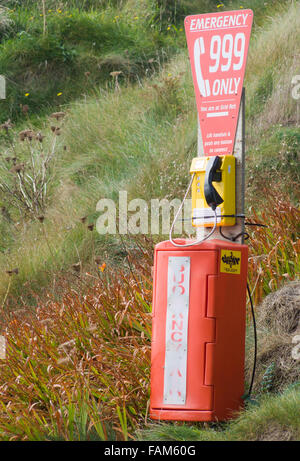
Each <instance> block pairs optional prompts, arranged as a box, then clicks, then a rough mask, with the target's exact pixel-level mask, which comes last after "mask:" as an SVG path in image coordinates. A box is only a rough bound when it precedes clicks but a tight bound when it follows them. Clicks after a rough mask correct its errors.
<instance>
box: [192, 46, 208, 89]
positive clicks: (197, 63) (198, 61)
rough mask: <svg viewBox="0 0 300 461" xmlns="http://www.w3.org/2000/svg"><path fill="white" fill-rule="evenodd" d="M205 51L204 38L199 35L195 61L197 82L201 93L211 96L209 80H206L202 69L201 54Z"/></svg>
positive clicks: (195, 49)
mask: <svg viewBox="0 0 300 461" xmlns="http://www.w3.org/2000/svg"><path fill="white" fill-rule="evenodd" d="M204 53H205V47H204V39H203V37H198V38H197V39H196V40H195V43H194V63H195V71H196V77H197V84H198V88H199V91H200V94H201V95H202V96H204V97H207V96H210V87H209V80H204V78H203V76H202V71H201V59H200V56H201V54H204Z"/></svg>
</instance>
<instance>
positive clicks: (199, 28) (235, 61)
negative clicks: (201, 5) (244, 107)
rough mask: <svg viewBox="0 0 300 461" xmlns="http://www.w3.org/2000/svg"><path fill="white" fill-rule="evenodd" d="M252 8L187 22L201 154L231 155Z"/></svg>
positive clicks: (212, 14) (200, 16)
mask: <svg viewBox="0 0 300 461" xmlns="http://www.w3.org/2000/svg"><path fill="white" fill-rule="evenodd" d="M252 22H253V12H252V10H237V11H225V12H222V13H209V14H200V15H194V16H187V17H186V18H185V32H186V38H187V45H188V50H189V56H190V62H191V67H192V76H193V82H194V88H195V94H196V103H197V109H198V116H199V123H200V129H201V134H202V141H203V150H204V155H213V156H216V155H233V148H234V140H235V134H236V129H237V122H238V115H239V108H240V101H241V95H242V89H243V80H244V74H245V68H246V61H247V54H248V47H249V41H250V34H251V28H252Z"/></svg>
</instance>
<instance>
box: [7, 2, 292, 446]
mask: <svg viewBox="0 0 300 461" xmlns="http://www.w3.org/2000/svg"><path fill="white" fill-rule="evenodd" d="M43 4H45V9H44V10H43ZM1 5H2V6H3V7H5V8H10V9H11V10H6V9H1V10H0V40H1V43H0V73H3V74H5V75H6V77H7V84H8V98H7V100H6V101H1V107H2V112H1V114H2V115H1V122H2V125H1V131H0V139H1V144H2V151H1V157H0V174H1V181H0V209H1V218H0V231H1V235H0V273H1V274H2V276H1V278H0V305H1V308H0V309H1V312H0V320H1V328H2V331H0V333H2V334H3V332H4V330H5V331H6V333H5V334H6V335H7V340H8V350H7V360H6V361H5V362H4V361H1V362H0V387H1V399H0V433H1V436H0V438H3V439H5V440H9V439H15V438H16V439H29V440H43V439H45V438H47V439H50V440H57V439H62V440H78V439H81V440H83V439H84V440H85V439H89V440H92V439H93V440H99V439H100V440H107V439H109V440H112V439H125V440H126V439H128V438H130V437H136V435H135V434H136V430H137V429H141V428H142V429H145V427H144V421H145V418H146V409H147V400H148V398H149V388H148V384H149V348H150V342H149V338H150V314H149V312H150V304H151V296H152V285H151V272H150V268H151V265H152V249H153V245H154V241H156V240H161V239H162V238H165V236H161V235H158V236H154V237H153V239H154V241H152V240H151V241H149V240H148V239H146V238H145V239H142V238H141V237H140V236H129V237H128V236H126V237H125V236H124V237H120V236H118V235H116V236H101V235H99V234H98V233H97V231H96V228H95V225H96V220H97V218H98V212H97V211H96V205H97V202H98V200H99V199H101V198H104V197H105V198H111V199H113V200H114V201H116V202H117V201H118V193H119V191H120V190H123V191H127V193H128V200H131V199H133V198H136V197H140V198H144V199H145V200H146V201H149V200H150V199H151V198H160V199H162V198H167V199H172V198H173V197H181V196H182V195H183V193H184V191H185V188H186V185H187V182H188V179H189V178H188V169H189V163H190V160H191V158H192V157H193V156H194V155H195V152H196V142H197V117H196V107H195V101H194V90H193V87H192V81H191V75H190V70H189V61H188V57H187V50H186V44H185V38H184V32H183V18H184V16H185V15H186V14H192V13H195V12H196V13H201V12H207V11H221V10H222V9H225V8H226V9H234V8H240V6H241V2H237V1H224V2H216V1H213V0H203V1H200V0H199V1H192V0H182V1H175V2H171V1H168V0H158V1H154V0H153V1H152V0H144V1H141V2H138V1H135V0H128V1H121V0H120V1H117V0H115V1H112V0H111V1H109V0H107V1H102V2H98V1H93V0H87V1H81V2H79V1H77V0H70V1H65V2H61V1H55V0H52V1H50V0H48V1H47V0H45V2H43V1H40V2H36V1H29V0H27V1H22V2H21V1H17V0H16V1H7V2H2V3H1ZM243 7H244V8H253V9H254V12H255V28H254V34H253V38H252V41H251V46H250V53H249V59H248V70H247V76H246V82H245V84H246V88H247V93H246V96H247V102H246V107H247V211H248V215H249V219H250V220H253V221H255V222H257V221H258V222H263V223H265V224H267V225H268V229H267V230H265V229H264V228H257V229H255V230H251V232H250V235H251V237H252V238H251V241H250V252H251V255H250V263H249V279H250V283H251V286H252V288H253V295H254V301H255V305H256V306H258V305H259V304H260V303H261V301H262V300H263V299H264V298H265V296H266V295H267V294H269V293H271V292H274V291H275V290H277V289H278V288H280V287H281V286H282V285H283V284H284V283H285V282H286V281H291V280H294V279H295V278H297V275H298V274H299V260H298V254H299V242H297V233H298V232H299V227H298V226H299V225H298V222H299V219H298V216H299V209H298V205H299V175H300V172H299V166H298V165H299V149H300V128H299V119H298V118H297V101H295V100H293V99H292V97H291V79H292V76H293V75H295V74H297V73H299V69H297V60H296V58H295V56H294V54H295V49H298V48H299V46H300V43H299V36H300V34H299V30H300V19H299V18H300V15H299V8H300V5H299V2H290V1H279V0H278V1H273V2H268V1H266V2H260V1H258V0H249V1H247V2H246V3H245V2H244V3H243ZM9 119H10V121H9ZM272 191H273V192H272ZM262 200H264V203H263V206H262ZM257 309H259V308H258V307H257ZM250 334H251V333H249V335H248V339H247V344H248V345H247V355H248V356H249V359H248V360H250V361H249V363H247V373H248V378H247V380H248V379H249V373H250V368H251V365H250V363H251V357H252V353H253V344H252V342H251V339H250V338H251V336H250ZM263 335H264V333H262V337H263ZM273 337H274V335H273V333H272V330H271V331H270V332H269V334H268V335H266V338H269V339H270V343H268V344H267V345H266V350H267V351H269V350H270V348H271V346H270V344H271V342H272V341H273V339H272V338H273ZM288 340H290V337H288ZM286 341H287V339H286ZM283 344H284V347H285V348H287V347H288V346H287V342H283ZM273 345H274V350H275V349H276V347H277V346H278V344H277V343H276V344H275V340H274V342H272V348H273ZM275 346H276V347H275ZM289 347H291V346H289ZM276 350H277V349H276ZM285 350H286V349H285ZM289 350H290V349H289ZM116 351H118V357H119V358H118V360H117V359H116ZM272 351H273V349H272ZM272 363H275V364H276V356H274V354H273V352H272V354H270V359H269V358H268V355H267V354H266V356H263V357H262V360H261V364H262V365H261V368H260V371H259V373H260V374H259V379H258V386H257V387H256V389H255V391H256V392H257V393H258V394H262V395H261V396H260V397H259V405H258V406H252V405H251V404H250V406H249V408H247V409H246V410H245V411H244V412H242V414H241V415H240V416H239V418H238V419H237V420H235V421H233V422H231V423H228V424H224V425H220V426H216V425H212V426H210V427H209V428H207V429H204V428H203V426H201V425H196V426H192V427H191V426H189V425H180V424H163V425H160V426H159V427H157V426H155V425H154V426H153V427H152V426H150V427H148V426H146V429H147V430H146V431H143V433H142V434H143V435H142V437H143V438H148V439H150V438H152V437H153V438H156V439H160V440H170V439H172V440H216V439H218V438H219V439H221V440H224V439H226V440H241V439H249V440H256V439H269V438H273V439H286V438H288V439H297V438H299V415H298V413H296V410H295V409H297V407H298V408H299V388H298V387H294V388H291V389H287V390H286V391H284V392H283V393H282V391H283V389H285V388H286V387H287V385H288V384H289V383H288V382H284V384H282V387H280V388H278V389H275V390H274V389H272V385H273V377H274V376H275V375H276V373H277V364H276V365H272ZM82 370H84V371H82ZM280 379H281V378H280ZM297 380H299V377H298V378H297V376H296V375H293V377H292V378H291V379H290V382H297ZM281 382H282V381H281ZM29 388H30V389H31V392H30V394H29V393H28V389H29ZM79 389H85V390H86V392H84V393H83V392H80V391H79ZM261 390H263V391H264V392H261ZM269 390H270V391H271V393H270V392H269ZM272 392H273V393H272ZM279 392H280V393H279ZM12 396H14V397H13V399H12ZM9 402H11V403H9ZM152 440H153V439H152Z"/></svg>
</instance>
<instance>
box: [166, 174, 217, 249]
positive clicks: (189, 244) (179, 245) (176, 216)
mask: <svg viewBox="0 0 300 461" xmlns="http://www.w3.org/2000/svg"><path fill="white" fill-rule="evenodd" d="M195 174H196V173H193V175H192V178H191V180H190V183H189V185H188V188H187V190H186V193H185V196H184V197H183V200H182V202H181V204H180V207H179V208H178V210H177V213H176V215H175V217H174V220H173V223H172V226H171V228H170V233H169V241H170V243H172V245H174V246H175V247H180V248H187V247H191V246H194V245H199V243H202V242H204V241H205V240H207V239H209V237H210V236H211V235H212V234H213V233H214V232H215V230H216V228H217V222H218V217H217V212H216V210H215V209H213V208H212V210H213V212H214V214H215V223H214V227H213V228H212V230H211V231H210V232H209V233H208V234H207V235H206V236H205V237H203V238H202V239H201V240H196V241H195V242H193V243H186V244H183V245H181V244H180V243H176V242H174V240H173V238H172V234H173V230H174V226H175V224H176V221H177V219H178V216H179V213H180V212H181V210H182V207H183V205H184V202H185V200H186V198H187V196H188V193H189V191H190V188H191V186H192V183H193V179H194V177H195Z"/></svg>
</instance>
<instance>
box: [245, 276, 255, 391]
mask: <svg viewBox="0 0 300 461" xmlns="http://www.w3.org/2000/svg"><path fill="white" fill-rule="evenodd" d="M247 291H248V296H249V300H250V305H251V314H252V319H253V331H254V361H253V369H252V376H251V382H250V386H249V391H248V397H249V398H250V396H251V393H252V388H253V383H254V377H255V371H256V360H257V329H256V320H255V312H254V306H253V302H252V296H251V291H250V288H249V284H248V283H247Z"/></svg>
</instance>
